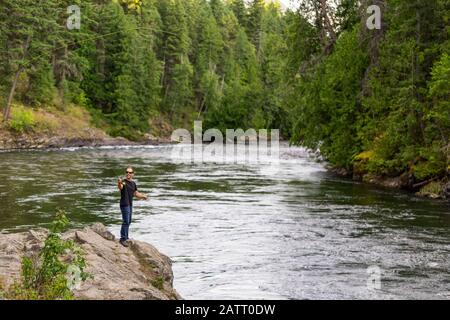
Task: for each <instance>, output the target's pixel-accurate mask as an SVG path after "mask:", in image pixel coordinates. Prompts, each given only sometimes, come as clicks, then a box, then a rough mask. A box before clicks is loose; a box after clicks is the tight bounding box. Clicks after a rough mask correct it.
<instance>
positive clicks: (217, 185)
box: [0, 145, 450, 299]
mask: <svg viewBox="0 0 450 320" xmlns="http://www.w3.org/2000/svg"><path fill="white" fill-rule="evenodd" d="M172 148H173V147H170V146H160V147H150V146H149V147H122V148H97V149H89V148H85V149H83V148H82V149H67V150H60V151H25V152H8V153H0V159H1V161H2V163H3V171H1V172H0V203H1V204H2V209H1V215H0V228H1V230H2V232H16V231H21V230H26V229H29V228H31V227H36V226H42V227H46V226H48V223H49V222H50V221H51V219H52V216H53V214H54V213H55V211H56V210H57V209H58V208H61V209H64V210H66V211H67V213H68V217H69V219H70V220H71V223H72V227H79V226H83V225H86V224H89V223H93V222H98V221H100V222H103V223H105V224H107V225H108V226H109V228H110V230H111V231H112V232H114V233H115V234H116V235H118V232H119V229H120V223H121V221H120V211H119V208H118V200H119V199H118V196H119V195H118V192H117V187H116V181H117V177H118V176H119V175H123V173H124V168H125V167H126V166H127V165H129V164H130V165H133V166H134V168H135V171H136V180H137V182H138V186H139V188H140V191H142V192H146V193H149V194H150V197H151V199H150V201H138V202H136V204H135V209H134V216H133V219H134V222H133V224H132V227H131V229H130V233H131V236H132V237H133V238H135V239H137V240H143V241H148V242H150V243H152V244H153V245H155V246H156V247H157V248H158V249H159V250H160V251H161V252H163V253H165V254H167V255H168V256H170V257H171V258H172V260H173V262H174V263H173V270H174V274H175V282H174V287H175V288H176V289H177V290H178V292H179V293H180V294H181V295H182V296H183V297H184V298H186V299H450V259H449V253H450V213H449V212H450V210H449V209H450V206H449V203H448V202H445V201H434V200H427V199H420V198H416V197H414V196H412V195H410V194H407V193H405V192H402V191H395V190H389V189H383V188H378V187H374V186H369V185H365V184H362V183H356V182H353V181H350V180H346V179H342V178H338V177H335V176H333V175H332V174H330V173H328V172H327V171H326V170H325V168H324V165H323V164H321V163H319V162H317V161H316V160H314V159H313V158H311V157H310V156H309V155H308V153H307V152H306V151H305V150H303V149H302V148H290V147H288V146H285V145H283V146H282V147H281V150H280V158H281V160H280V162H279V164H277V167H276V170H267V167H266V166H264V165H262V164H258V163H249V164H245V165H242V164H235V163H216V162H214V161H210V162H206V163H203V164H190V163H183V162H180V161H175V160H174V159H173V156H172V152H171V151H172ZM378 276H379V277H378ZM371 279H372V280H371Z"/></svg>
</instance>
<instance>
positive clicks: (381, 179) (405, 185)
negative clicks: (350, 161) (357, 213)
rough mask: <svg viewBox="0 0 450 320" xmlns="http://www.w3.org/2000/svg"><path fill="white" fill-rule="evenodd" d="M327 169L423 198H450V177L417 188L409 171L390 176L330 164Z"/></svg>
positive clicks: (359, 180) (355, 179) (354, 179)
mask: <svg viewBox="0 0 450 320" xmlns="http://www.w3.org/2000/svg"><path fill="white" fill-rule="evenodd" d="M327 170H328V171H329V172H331V173H333V174H335V175H337V176H339V177H343V178H348V179H352V180H353V181H358V182H363V183H367V184H371V185H374V186H379V187H385V188H390V189H396V190H407V191H409V192H410V193H411V194H413V195H416V196H418V197H421V198H429V199H438V200H439V199H441V200H445V199H450V181H449V180H448V177H444V178H442V179H434V180H430V181H429V182H425V183H424V184H423V185H421V186H420V188H415V187H414V184H413V183H412V177H411V175H410V174H408V173H403V174H402V175H399V176H395V177H389V176H380V175H373V174H369V173H364V174H363V173H357V172H352V171H351V170H346V169H343V168H335V167H331V166H328V167H327Z"/></svg>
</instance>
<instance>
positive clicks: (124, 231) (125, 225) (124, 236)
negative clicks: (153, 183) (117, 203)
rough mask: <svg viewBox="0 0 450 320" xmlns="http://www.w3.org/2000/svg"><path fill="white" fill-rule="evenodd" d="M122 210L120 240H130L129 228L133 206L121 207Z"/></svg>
mask: <svg viewBox="0 0 450 320" xmlns="http://www.w3.org/2000/svg"><path fill="white" fill-rule="evenodd" d="M120 210H121V211H122V228H121V229H120V240H121V241H126V240H128V230H129V229H130V224H131V216H132V215H133V207H132V206H128V207H120Z"/></svg>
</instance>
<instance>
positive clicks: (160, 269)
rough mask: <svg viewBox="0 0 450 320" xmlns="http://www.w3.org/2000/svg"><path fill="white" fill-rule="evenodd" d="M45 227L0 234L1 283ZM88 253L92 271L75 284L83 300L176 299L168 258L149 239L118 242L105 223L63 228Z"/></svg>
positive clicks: (37, 245) (38, 243)
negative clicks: (126, 243)
mask: <svg viewBox="0 0 450 320" xmlns="http://www.w3.org/2000/svg"><path fill="white" fill-rule="evenodd" d="M46 236H47V231H46V230H44V229H42V230H41V229H39V230H30V231H28V232H24V233H16V234H0V283H2V286H3V287H4V288H5V287H6V288H7V287H9V286H10V285H12V284H13V283H14V281H15V280H16V279H18V278H19V277H20V271H21V260H22V257H23V256H24V255H27V256H29V255H33V253H36V252H38V251H39V250H40V249H41V248H42V247H43V244H44V240H45V238H46ZM62 238H64V239H72V240H74V241H75V243H77V244H78V245H79V246H80V247H81V248H82V249H83V250H84V252H85V253H86V256H85V259H86V263H87V269H86V271H87V272H88V273H89V274H90V275H91V277H90V278H89V279H88V280H86V281H85V282H82V283H81V284H80V286H79V287H77V288H76V289H75V290H74V295H75V297H76V298H77V299H81V300H178V299H181V297H180V295H179V294H178V293H177V292H176V290H175V289H174V288H173V272H172V263H171V260H170V258H169V257H167V256H165V255H163V254H161V253H160V252H159V251H158V250H157V249H156V248H155V247H153V246H152V245H150V244H148V243H145V242H141V241H132V242H131V245H130V247H129V248H125V247H123V246H121V245H120V244H119V243H118V241H117V240H116V239H115V237H114V235H113V234H111V233H110V232H109V231H108V230H107V229H106V227H105V226H103V225H102V224H94V225H92V226H89V227H86V228H84V229H82V230H73V231H68V232H67V233H65V234H64V235H63V236H62Z"/></svg>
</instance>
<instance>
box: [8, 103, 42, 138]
mask: <svg viewBox="0 0 450 320" xmlns="http://www.w3.org/2000/svg"><path fill="white" fill-rule="evenodd" d="M35 124H36V122H35V119H34V116H33V113H32V111H31V110H27V109H25V108H24V107H16V108H14V109H13V112H12V117H11V120H9V123H8V125H9V128H10V129H11V130H12V131H14V132H15V133H19V134H20V133H24V132H29V131H31V130H33V128H34V126H35Z"/></svg>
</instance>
